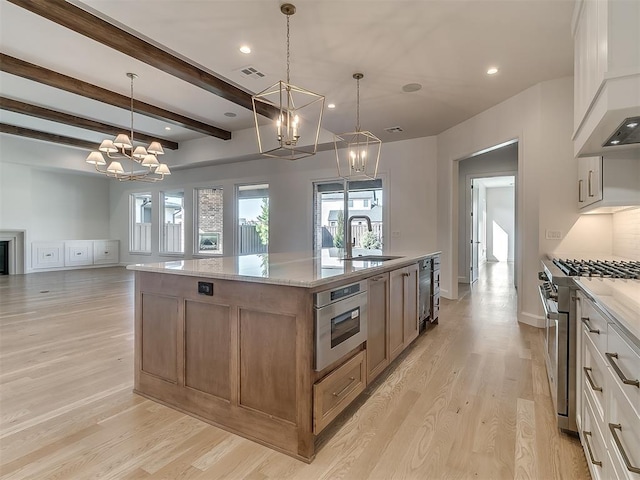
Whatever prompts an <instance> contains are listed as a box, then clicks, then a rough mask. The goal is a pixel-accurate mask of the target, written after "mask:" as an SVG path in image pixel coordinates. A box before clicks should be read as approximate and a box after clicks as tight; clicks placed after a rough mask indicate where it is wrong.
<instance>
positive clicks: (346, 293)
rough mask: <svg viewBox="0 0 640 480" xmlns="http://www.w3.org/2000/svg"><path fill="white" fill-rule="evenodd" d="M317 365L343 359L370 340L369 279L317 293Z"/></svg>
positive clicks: (319, 366) (324, 366) (325, 365)
mask: <svg viewBox="0 0 640 480" xmlns="http://www.w3.org/2000/svg"><path fill="white" fill-rule="evenodd" d="M314 303H315V309H314V310H315V369H316V371H320V370H322V369H324V368H326V367H327V366H329V365H330V364H332V363H333V362H335V361H337V360H340V359H341V358H342V357H344V356H345V355H346V354H347V353H349V352H350V351H351V350H353V349H354V348H356V347H357V346H358V345H360V344H362V343H363V342H365V341H366V340H367V282H366V280H364V281H362V282H357V283H352V284H349V285H343V286H341V287H337V288H335V289H333V290H325V291H323V292H320V293H316V295H315V302H314Z"/></svg>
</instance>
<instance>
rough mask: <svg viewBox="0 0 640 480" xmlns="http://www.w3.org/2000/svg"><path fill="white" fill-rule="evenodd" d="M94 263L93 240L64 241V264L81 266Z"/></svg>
mask: <svg viewBox="0 0 640 480" xmlns="http://www.w3.org/2000/svg"><path fill="white" fill-rule="evenodd" d="M84 265H93V242H92V241H91V240H78V241H74V242H65V243H64V266H65V267H81V266H84Z"/></svg>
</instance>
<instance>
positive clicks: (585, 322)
mask: <svg viewBox="0 0 640 480" xmlns="http://www.w3.org/2000/svg"><path fill="white" fill-rule="evenodd" d="M580 320H582V323H584V325H585V327H587V328H588V329H589V333H596V334H598V335H600V330H598V329H597V328H591V323H589V317H582V318H581V319H580Z"/></svg>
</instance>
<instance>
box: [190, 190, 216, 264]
mask: <svg viewBox="0 0 640 480" xmlns="http://www.w3.org/2000/svg"><path fill="white" fill-rule="evenodd" d="M194 203H195V205H196V224H195V229H196V235H194V238H195V241H196V245H195V248H194V252H195V253H196V254H216V255H221V254H222V240H223V237H222V220H223V217H222V188H196V189H195V202H194Z"/></svg>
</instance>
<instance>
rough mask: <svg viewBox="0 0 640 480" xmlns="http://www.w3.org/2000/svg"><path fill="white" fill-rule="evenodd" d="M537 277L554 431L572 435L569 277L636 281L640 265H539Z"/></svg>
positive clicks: (572, 299) (572, 293)
mask: <svg viewBox="0 0 640 480" xmlns="http://www.w3.org/2000/svg"><path fill="white" fill-rule="evenodd" d="M542 267H543V269H544V270H543V271H542V272H540V273H539V274H538V277H539V278H540V280H542V281H543V283H542V284H541V285H540V286H539V290H540V299H541V300H542V305H543V307H544V311H545V357H546V363H547V376H548V378H549V386H550V387H551V396H552V397H553V403H554V405H555V407H556V412H557V417H558V427H560V428H561V429H562V430H566V431H570V432H576V431H577V427H576V412H575V409H576V365H575V362H576V332H577V329H578V319H577V318H576V289H577V287H576V285H575V283H574V281H573V278H572V277H575V276H588V277H606V278H627V279H640V262H636V261H610V260H571V259H560V258H550V259H547V260H543V261H542Z"/></svg>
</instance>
